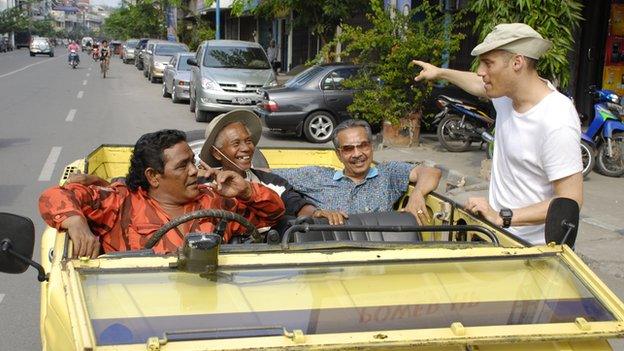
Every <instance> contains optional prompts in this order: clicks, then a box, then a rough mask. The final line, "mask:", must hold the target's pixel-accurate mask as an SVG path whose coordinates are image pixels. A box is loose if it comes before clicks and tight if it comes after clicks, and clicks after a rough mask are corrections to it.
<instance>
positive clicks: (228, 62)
mask: <svg viewBox="0 0 624 351" xmlns="http://www.w3.org/2000/svg"><path fill="white" fill-rule="evenodd" d="M203 65H204V66H206V67H216V68H246V69H269V68H271V65H270V64H269V60H268V59H267V56H266V54H265V53H264V50H262V48H253V47H236V46H210V47H208V50H206V54H205V56H204V59H203Z"/></svg>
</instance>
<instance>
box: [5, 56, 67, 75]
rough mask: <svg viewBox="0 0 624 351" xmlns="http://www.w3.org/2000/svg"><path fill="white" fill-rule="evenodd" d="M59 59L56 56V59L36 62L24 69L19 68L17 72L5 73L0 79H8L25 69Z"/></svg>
mask: <svg viewBox="0 0 624 351" xmlns="http://www.w3.org/2000/svg"><path fill="white" fill-rule="evenodd" d="M59 57H60V56H58V57H53V58H49V59H46V60H43V61H40V62H36V63H33V64H30V65H28V66H24V67H22V68H20V69H17V70H15V71H13V72H9V73H5V74H3V75H0V78H4V77H8V76H10V75H12V74H15V73H17V72H21V71H23V70H25V69H27V68H30V67H33V66H36V65H40V64H42V63H45V62H48V61H50V60H54V59H57V58H59Z"/></svg>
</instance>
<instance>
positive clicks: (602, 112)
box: [581, 86, 624, 177]
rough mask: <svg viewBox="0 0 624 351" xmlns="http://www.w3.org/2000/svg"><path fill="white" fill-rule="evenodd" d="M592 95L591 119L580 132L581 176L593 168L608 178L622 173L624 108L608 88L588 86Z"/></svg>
mask: <svg viewBox="0 0 624 351" xmlns="http://www.w3.org/2000/svg"><path fill="white" fill-rule="evenodd" d="M589 93H590V94H591V95H592V97H593V98H594V101H595V104H594V119H593V121H592V122H591V124H590V125H589V127H588V128H587V131H585V132H584V133H582V134H581V155H582V157H583V176H585V175H587V174H588V173H589V172H590V171H591V170H592V169H593V168H596V171H598V173H601V174H604V175H606V176H609V177H620V176H622V175H624V123H622V121H621V118H622V116H624V107H622V105H621V104H620V97H619V96H618V95H617V94H615V93H614V92H613V91H611V90H599V89H597V88H596V87H595V86H591V87H590V88H589Z"/></svg>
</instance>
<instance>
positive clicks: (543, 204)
mask: <svg viewBox="0 0 624 351" xmlns="http://www.w3.org/2000/svg"><path fill="white" fill-rule="evenodd" d="M551 46H552V43H551V42H550V41H548V40H546V39H544V38H542V36H541V35H540V34H539V33H537V32H536V31H535V30H534V29H533V28H531V27H530V26H528V25H526V24H523V23H510V24H499V25H498V26H496V27H495V28H494V30H493V31H492V32H491V33H490V34H488V35H487V36H486V37H485V39H484V40H483V42H482V43H481V44H479V45H477V46H476V47H475V48H474V49H473V50H472V53H471V54H472V55H473V56H478V57H479V67H478V69H477V73H476V74H475V73H473V72H463V71H456V70H451V69H444V68H439V67H436V66H433V65H431V64H429V63H426V62H421V61H413V62H414V63H415V64H416V65H418V66H420V67H422V71H421V72H420V74H419V75H418V76H417V77H416V78H415V80H416V81H421V80H437V79H445V80H447V81H449V82H450V83H452V84H455V85H457V86H458V87H460V88H462V89H463V90H465V91H466V92H468V93H470V94H472V95H476V96H479V97H486V98H489V99H491V100H492V103H493V104H494V107H495V108H496V113H497V117H496V130H495V133H496V143H495V146H494V157H493V160H492V173H491V181H490V189H489V202H488V201H487V200H486V199H485V198H470V199H468V202H467V203H466V209H467V210H469V211H472V212H473V213H475V214H481V215H482V216H483V217H485V218H486V219H487V220H489V221H491V222H493V223H496V224H497V225H500V226H502V227H504V228H509V230H510V231H511V232H512V233H514V234H516V235H518V236H520V237H521V238H523V239H525V240H526V241H528V242H530V243H532V244H543V243H545V237H544V221H545V219H546V212H547V210H548V206H549V204H550V201H551V200H552V199H553V198H555V197H567V198H571V199H573V200H575V201H576V202H577V203H578V204H579V206H580V205H582V203H583V177H582V175H581V170H582V162H581V154H580V134H581V128H580V121H579V118H578V114H577V112H576V109H575V108H574V105H573V104H572V102H571V101H570V99H568V98H567V97H566V96H564V95H563V94H561V93H559V92H558V91H557V90H556V89H555V88H554V87H553V86H552V84H551V83H550V82H549V81H547V80H545V79H543V78H541V77H540V76H539V75H538V72H537V70H536V65H537V60H538V59H539V58H540V57H541V56H542V55H543V54H544V53H545V52H546V51H547V50H548V49H550V47H551Z"/></svg>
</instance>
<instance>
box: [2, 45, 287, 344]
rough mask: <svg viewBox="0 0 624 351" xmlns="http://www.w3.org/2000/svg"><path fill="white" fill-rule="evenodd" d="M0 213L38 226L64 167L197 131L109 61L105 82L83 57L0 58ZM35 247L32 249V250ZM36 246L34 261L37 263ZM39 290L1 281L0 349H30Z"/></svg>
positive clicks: (21, 278) (182, 109)
mask: <svg viewBox="0 0 624 351" xmlns="http://www.w3.org/2000/svg"><path fill="white" fill-rule="evenodd" d="M0 55H1V56H0V111H2V112H1V115H2V116H1V121H2V128H0V165H2V166H1V167H0V212H11V213H17V214H21V215H24V216H27V217H30V218H32V219H33V221H34V223H35V229H36V233H41V232H42V230H43V229H44V225H43V222H42V220H41V219H40V216H39V214H38V210H37V199H38V196H39V194H40V193H41V191H42V190H43V189H45V188H46V187H48V186H51V185H53V184H54V183H55V182H57V181H58V179H59V178H60V174H61V171H62V168H63V167H64V165H66V164H68V163H69V162H71V161H73V160H76V159H78V158H82V157H84V156H85V155H86V154H88V153H89V152H90V151H91V150H93V149H94V148H95V147H97V146H99V145H101V144H103V143H112V144H134V142H135V141H136V140H137V138H138V137H139V136H140V135H142V134H143V133H146V132H150V131H154V130H157V129H162V128H175V129H180V130H183V131H192V130H199V129H204V128H205V126H206V125H205V124H202V123H197V122H195V120H194V118H193V115H192V114H191V113H190V112H189V110H188V105H187V104H172V103H171V102H170V100H168V99H163V98H162V97H161V95H160V87H161V86H160V84H150V83H148V82H147V81H146V80H145V79H144V78H143V76H142V75H141V74H140V72H138V71H137V70H136V69H135V68H134V66H133V65H124V64H122V63H121V61H120V60H119V59H116V58H115V59H113V61H112V62H111V68H110V72H109V76H108V77H107V78H106V79H102V78H101V77H100V76H99V67H98V66H97V64H95V63H94V62H93V60H91V59H89V58H88V57H87V55H85V54H82V55H81V60H82V61H81V64H80V66H79V67H78V69H76V70H72V69H71V68H69V67H68V65H67V64H66V60H67V56H66V55H65V52H64V50H63V49H62V48H60V47H59V48H57V50H56V56H55V57H53V58H49V57H47V56H37V57H30V56H29V55H28V51H26V50H24V49H22V50H16V51H13V52H9V53H6V54H0ZM263 142H264V143H265V145H272V144H273V143H283V144H285V145H286V144H298V143H299V139H297V138H294V137H287V138H279V137H275V136H273V135H272V134H270V133H266V135H265V138H264V141H263ZM37 245H38V243H37ZM38 252H39V251H38V246H37V247H36V248H35V255H36V257H37V256H38ZM38 310H39V289H38V283H37V281H36V274H35V271H34V270H30V269H29V270H28V271H27V273H25V274H23V275H16V276H10V277H9V276H2V279H1V280H0V324H1V325H2V327H1V328H0V350H36V349H40V348H41V346H40V341H39V334H38V331H39V321H38V313H39V312H38Z"/></svg>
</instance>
